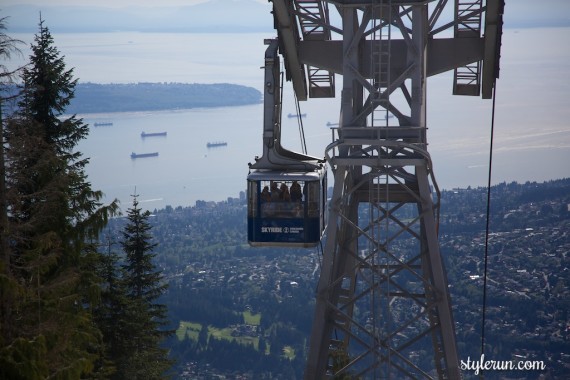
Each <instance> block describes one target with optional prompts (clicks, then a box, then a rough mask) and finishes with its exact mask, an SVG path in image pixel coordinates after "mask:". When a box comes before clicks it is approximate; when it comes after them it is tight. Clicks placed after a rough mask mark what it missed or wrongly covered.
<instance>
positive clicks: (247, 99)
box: [67, 83, 261, 113]
mask: <svg viewBox="0 0 570 380" xmlns="http://www.w3.org/2000/svg"><path fill="white" fill-rule="evenodd" d="M260 102H261V93H260V92H259V91H258V90H256V89H254V88H252V87H246V86H241V85H237V84H229V83H214V84H199V83H190V84H189V83H132V84H97V83H80V84H78V85H77V87H76V89H75V98H74V99H72V101H71V104H70V106H69V107H68V108H67V112H68V113H100V112H131V111H159V110H169V109H187V108H199V107H226V106H242V105H248V104H257V103H260Z"/></svg>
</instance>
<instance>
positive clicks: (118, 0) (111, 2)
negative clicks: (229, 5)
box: [0, 0, 267, 7]
mask: <svg viewBox="0 0 570 380" xmlns="http://www.w3.org/2000/svg"><path fill="white" fill-rule="evenodd" d="M206 1H208V0H1V1H0V2H1V3H2V5H22V4H33V5H90V6H102V7H126V6H131V5H138V6H148V7H151V6H152V7H166V6H181V5H193V4H198V3H204V2H206ZM227 1H232V0H227ZM256 1H258V2H263V3H266V2H267V1H266V0H256Z"/></svg>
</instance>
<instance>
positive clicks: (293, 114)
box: [287, 113, 307, 118]
mask: <svg viewBox="0 0 570 380" xmlns="http://www.w3.org/2000/svg"><path fill="white" fill-rule="evenodd" d="M287 117H288V118H292V117H299V114H298V113H290V114H287ZM301 117H307V114H306V113H302V114H301Z"/></svg>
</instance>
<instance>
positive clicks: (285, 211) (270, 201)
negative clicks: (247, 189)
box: [259, 181, 304, 218]
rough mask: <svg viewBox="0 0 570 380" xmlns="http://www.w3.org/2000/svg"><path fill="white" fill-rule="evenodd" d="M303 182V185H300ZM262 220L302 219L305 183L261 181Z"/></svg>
mask: <svg viewBox="0 0 570 380" xmlns="http://www.w3.org/2000/svg"><path fill="white" fill-rule="evenodd" d="M299 182H301V184H300V183H299ZM259 183H260V186H261V189H263V190H261V194H260V201H261V217H262V218H302V217H303V214H304V212H303V194H302V191H301V186H303V185H302V183H303V181H281V182H277V181H259Z"/></svg>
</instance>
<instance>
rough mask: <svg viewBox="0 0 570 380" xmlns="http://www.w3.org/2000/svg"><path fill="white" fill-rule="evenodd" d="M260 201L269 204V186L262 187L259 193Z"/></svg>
mask: <svg viewBox="0 0 570 380" xmlns="http://www.w3.org/2000/svg"><path fill="white" fill-rule="evenodd" d="M261 201H262V202H271V194H270V193H269V186H265V187H263V191H262V192H261Z"/></svg>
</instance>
